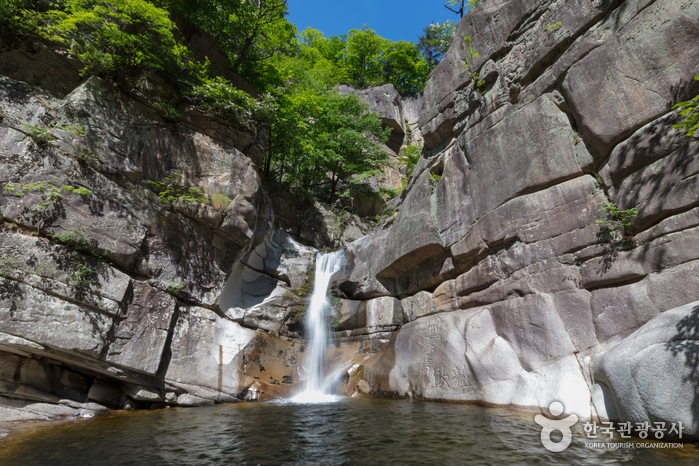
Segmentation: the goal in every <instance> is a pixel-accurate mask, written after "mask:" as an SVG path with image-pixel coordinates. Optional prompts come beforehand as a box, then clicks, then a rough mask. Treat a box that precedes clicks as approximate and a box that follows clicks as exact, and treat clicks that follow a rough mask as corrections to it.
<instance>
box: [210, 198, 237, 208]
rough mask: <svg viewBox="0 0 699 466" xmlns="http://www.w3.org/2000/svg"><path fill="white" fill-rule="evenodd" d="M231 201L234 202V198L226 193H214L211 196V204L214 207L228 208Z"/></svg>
mask: <svg viewBox="0 0 699 466" xmlns="http://www.w3.org/2000/svg"><path fill="white" fill-rule="evenodd" d="M231 202H233V199H231V198H230V197H228V196H226V195H225V194H214V195H213V196H211V206H212V207H213V208H214V209H218V210H226V209H227V208H228V206H229V205H231Z"/></svg>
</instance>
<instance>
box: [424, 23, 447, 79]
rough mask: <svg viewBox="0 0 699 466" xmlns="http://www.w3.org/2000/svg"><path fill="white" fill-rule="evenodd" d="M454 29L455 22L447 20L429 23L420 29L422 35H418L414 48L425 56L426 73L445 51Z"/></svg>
mask: <svg viewBox="0 0 699 466" xmlns="http://www.w3.org/2000/svg"><path fill="white" fill-rule="evenodd" d="M455 30H456V24H455V23H454V22H453V21H449V20H447V21H444V22H442V23H431V24H430V25H428V26H427V27H425V28H424V29H423V30H422V35H421V36H418V41H417V44H416V46H415V48H416V49H417V50H419V51H420V52H421V53H422V56H423V57H424V58H425V61H426V62H427V73H428V74H429V72H430V71H432V70H433V69H434V67H435V66H437V64H438V63H439V61H440V60H441V59H442V57H443V56H444V54H445V53H447V50H448V49H449V46H450V45H451V40H452V38H453V37H454V31H455Z"/></svg>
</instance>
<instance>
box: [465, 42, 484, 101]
mask: <svg viewBox="0 0 699 466" xmlns="http://www.w3.org/2000/svg"><path fill="white" fill-rule="evenodd" d="M462 46H463V48H464V49H466V63H464V65H463V67H464V68H466V72H467V73H468V75H469V77H470V78H471V81H473V85H474V87H475V88H476V91H478V93H479V94H483V92H484V89H483V86H484V85H485V80H484V79H481V78H480V75H479V74H478V71H474V70H473V60H474V59H476V58H478V57H480V55H479V54H478V52H476V51H475V50H474V49H473V46H472V45H471V36H464V42H463V43H462Z"/></svg>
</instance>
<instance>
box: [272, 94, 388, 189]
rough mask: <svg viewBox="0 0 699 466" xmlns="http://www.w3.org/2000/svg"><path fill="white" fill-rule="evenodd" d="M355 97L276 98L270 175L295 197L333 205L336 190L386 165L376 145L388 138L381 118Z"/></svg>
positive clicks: (306, 95) (386, 158)
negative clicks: (301, 196) (321, 200)
mask: <svg viewBox="0 0 699 466" xmlns="http://www.w3.org/2000/svg"><path fill="white" fill-rule="evenodd" d="M367 108H368V106H367V105H366V104H364V103H362V102H360V101H359V99H358V98H357V97H355V96H353V95H340V94H339V93H338V92H337V91H335V90H323V88H322V87H320V88H319V87H313V86H303V85H301V86H299V88H298V89H297V90H296V92H293V93H289V94H283V95H281V96H279V111H278V113H277V115H276V118H275V121H274V122H273V123H272V131H271V132H272V137H271V143H270V148H269V152H268V154H267V160H266V172H267V174H268V176H270V177H272V178H276V179H277V181H279V182H281V183H282V184H284V185H285V186H287V187H288V188H290V189H292V190H294V191H295V192H296V193H297V194H300V195H306V196H309V195H310V196H312V197H317V198H323V199H325V200H326V201H327V202H329V203H330V202H332V201H333V200H334V199H336V197H337V195H338V194H339V192H338V188H340V186H345V187H351V186H357V185H360V184H362V183H364V182H365V180H366V179H367V178H368V177H370V176H373V175H374V174H376V173H378V172H379V171H380V170H381V169H382V168H383V167H385V166H388V165H389V163H390V161H389V156H388V154H387V153H386V152H385V150H383V148H382V147H381V146H380V145H379V144H378V143H377V141H378V142H384V141H386V140H387V139H388V134H389V133H390V129H388V128H387V129H383V128H382V125H381V121H380V120H379V118H378V117H377V116H376V115H374V114H370V113H368V112H367Z"/></svg>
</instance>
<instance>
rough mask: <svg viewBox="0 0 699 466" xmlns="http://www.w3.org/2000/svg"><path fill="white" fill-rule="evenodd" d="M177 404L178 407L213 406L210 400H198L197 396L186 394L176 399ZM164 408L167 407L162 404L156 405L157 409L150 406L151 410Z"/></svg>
mask: <svg viewBox="0 0 699 466" xmlns="http://www.w3.org/2000/svg"><path fill="white" fill-rule="evenodd" d="M177 404H178V405H180V406H204V405H212V404H214V402H213V401H211V400H205V399H204V398H199V397H198V396H194V395H190V394H188V393H183V394H182V395H180V396H178V397H177ZM160 405H162V407H163V408H164V407H166V406H167V405H165V404H163V403H159V404H157V406H158V407H157V408H155V407H153V406H151V408H152V409H160V408H161V406H160Z"/></svg>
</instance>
